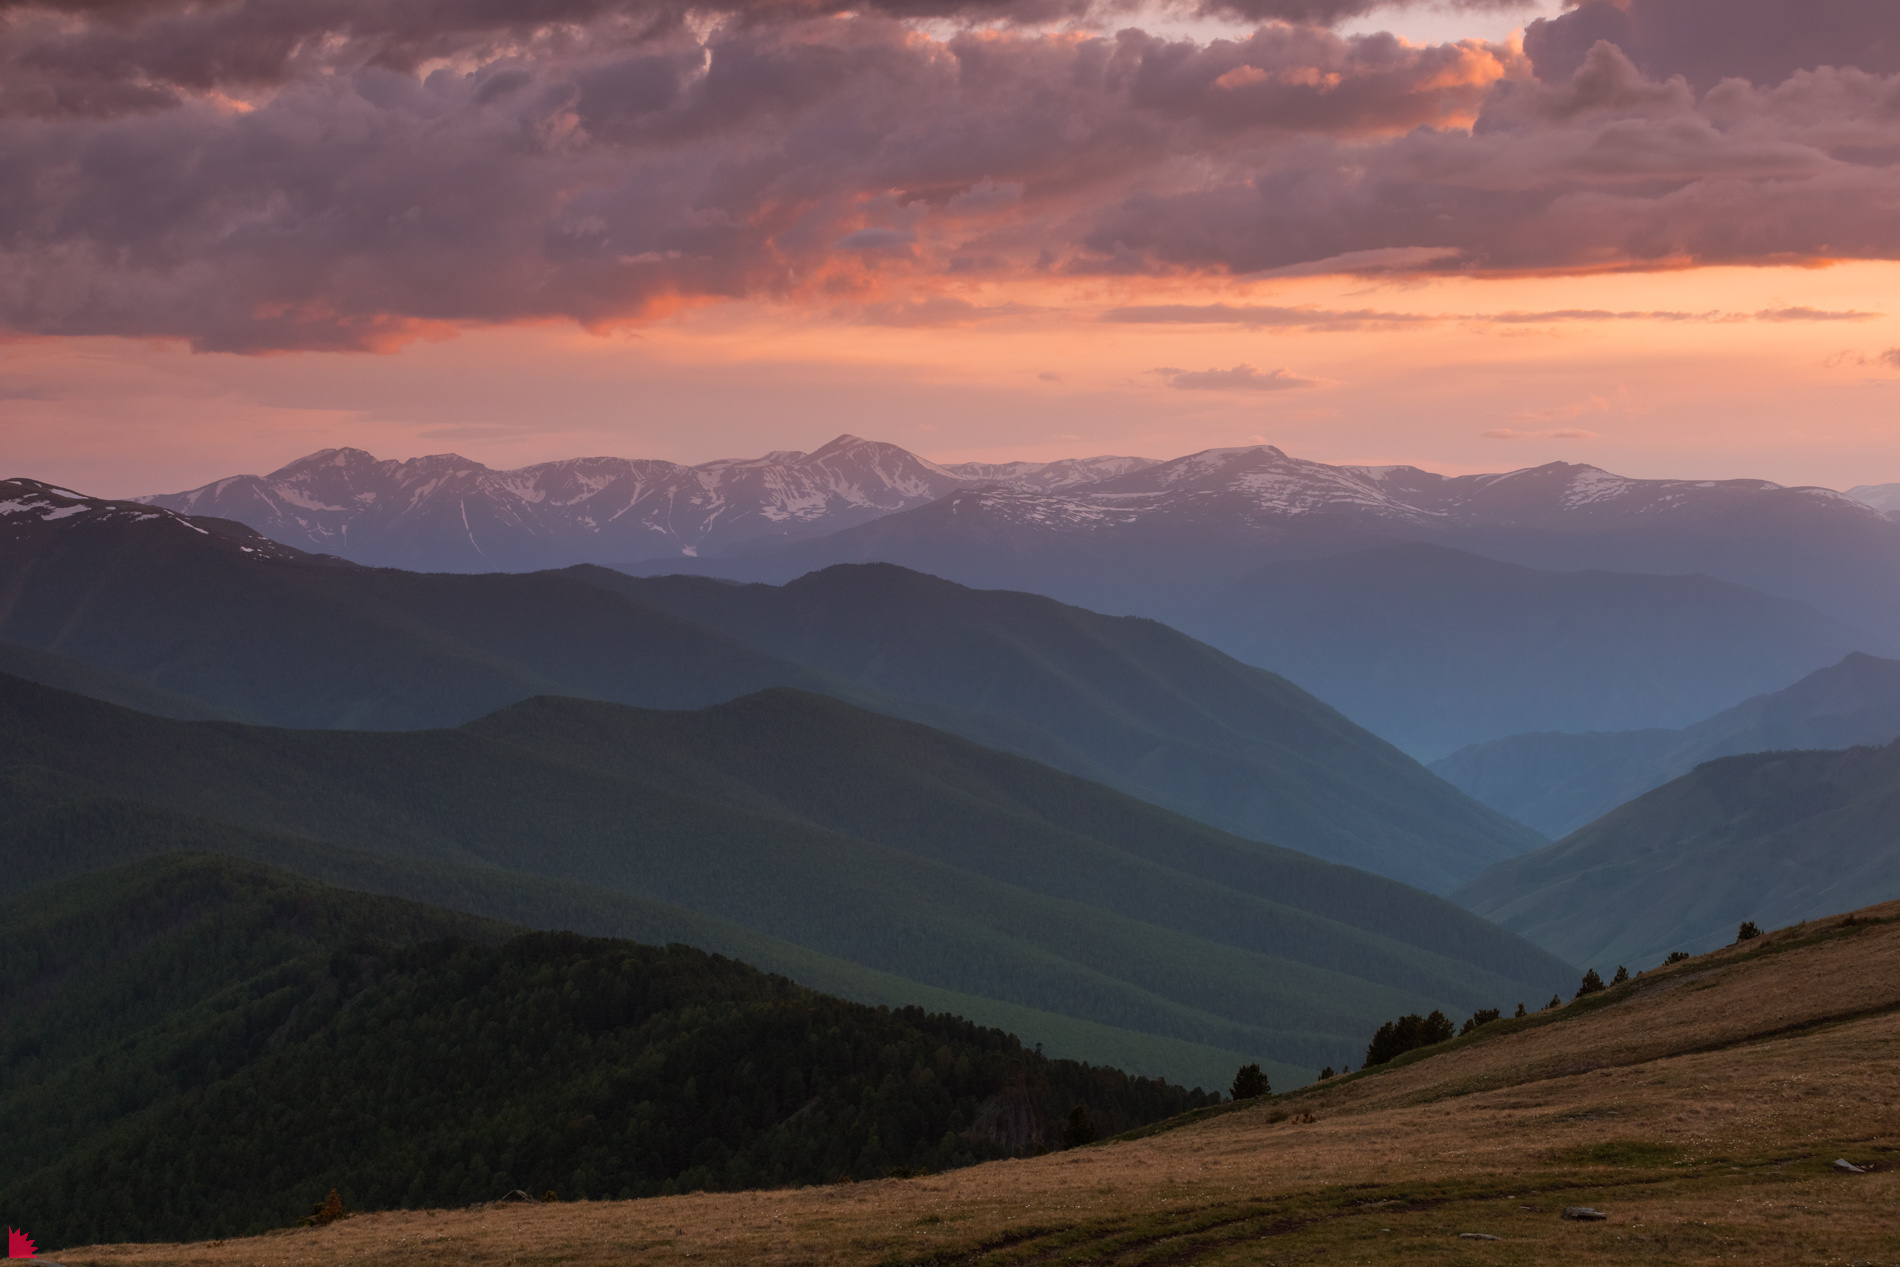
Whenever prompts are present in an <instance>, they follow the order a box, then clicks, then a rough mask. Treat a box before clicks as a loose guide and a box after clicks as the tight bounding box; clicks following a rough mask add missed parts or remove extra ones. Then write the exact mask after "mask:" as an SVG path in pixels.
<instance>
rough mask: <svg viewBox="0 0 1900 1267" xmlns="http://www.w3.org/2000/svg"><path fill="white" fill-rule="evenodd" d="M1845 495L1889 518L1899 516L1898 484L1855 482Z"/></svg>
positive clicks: (1899, 496) (1899, 487)
mask: <svg viewBox="0 0 1900 1267" xmlns="http://www.w3.org/2000/svg"><path fill="white" fill-rule="evenodd" d="M1847 495H1848V496H1849V497H1851V498H1853V499H1854V500H1855V501H1857V502H1859V503H1860V504H1861V505H1863V506H1872V507H1873V508H1874V509H1875V510H1877V511H1879V512H1880V513H1881V514H1883V515H1885V516H1886V517H1887V518H1889V519H1895V518H1900V484H1856V485H1855V486H1854V487H1852V488H1850V489H1848V490H1847Z"/></svg>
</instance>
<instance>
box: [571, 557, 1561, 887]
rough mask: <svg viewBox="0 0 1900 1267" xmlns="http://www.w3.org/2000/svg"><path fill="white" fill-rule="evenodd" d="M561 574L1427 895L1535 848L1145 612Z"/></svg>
mask: <svg viewBox="0 0 1900 1267" xmlns="http://www.w3.org/2000/svg"><path fill="white" fill-rule="evenodd" d="M567 575H570V576H573V577H575V578H577V579H581V580H585V581H587V582H589V583H591V584H595V585H600V586H602V587H604V588H608V589H611V590H613V591H615V592H616V593H621V594H625V595H627V596H628V597H631V598H634V599H636V600H638V601H639V602H641V603H643V604H645V605H647V606H650V607H653V608H657V609H659V610H662V611H666V612H669V613H671V614H673V615H675V616H678V617H680V618H681V619H683V620H688V621H691V622H693V623H694V624H695V625H699V626H702V627H705V628H709V629H713V630H716V631H717V632H718V633H719V634H720V635H722V636H724V637H726V638H730V639H732V640H733V641H735V642H738V643H742V644H744V645H745V646H747V647H749V648H751V649H752V650H754V651H757V652H759V653H760V654H762V655H766V656H771V657H773V658H775V659H779V660H784V661H790V662H793V663H796V664H800V665H803V666H805V667H806V668H808V669H810V670H812V671H813V672H814V673H817V674H821V675H823V676H824V677H825V678H826V679H828V680H832V681H843V682H848V683H851V684H853V685H855V686H857V687H860V688H862V689H864V690H865V691H867V692H871V693H875V695H876V696H878V697H881V698H886V699H893V698H894V699H898V700H903V701H909V702H914V703H917V704H922V705H926V706H929V708H930V710H931V711H928V712H922V713H918V714H916V715H917V716H918V717H919V719H920V720H926V721H930V722H932V723H934V724H936V725H939V726H943V727H945V728H946V729H950V730H954V731H956V732H958V733H960V734H963V735H965V736H967V737H969V738H972V739H976V740H978V741H979V742H984V743H988V744H990V745H992V746H994V747H1000V748H1007V749H1010V750H1012V751H1016V752H1019V753H1021V754H1023V755H1025V756H1030V757H1035V758H1037V759H1038V760H1041V761H1046V762H1048V763H1049V764H1052V765H1055V766H1058V767H1060V768H1062V769H1065V770H1068V771H1070V772H1071V773H1074V774H1080V775H1082V776H1084V777H1086V778H1091V779H1095V780H1097V781H1099V782H1102V783H1107V784H1109V785H1110V786H1112V787H1117V788H1120V789H1121V790H1122V791H1125V792H1130V793H1133V794H1134V795H1136V796H1140V797H1142V798H1143V799H1145V800H1149V801H1152V802H1154V803H1155V804H1158V805H1164V806H1167V807H1168V808H1170V809H1174V810H1177V811H1179V812H1181V813H1184V814H1190V815H1192V816H1194V817H1195V818H1199V819H1201V820H1202V821H1203V822H1208V823H1212V824H1214V825H1215V826H1218V827H1223V828H1225V829H1227V830H1228V831H1232V832H1235V833H1237V834H1239V835H1242V836H1246V837H1249V838H1251V839H1255V840H1270V841H1273V842H1275V843H1277V844H1284V845H1289V846H1292V847H1294V848H1298V849H1301V850H1303V851H1305V852H1307V853H1312V854H1317V855H1318V856H1320V857H1323V858H1327V859H1330V860H1332V861H1335V862H1344V863H1348V864H1350V865H1352V866H1357V867H1363V868H1365V869H1367V870H1370V871H1376V872H1379V873H1380V874H1382V875H1389V876H1394V877H1396V878H1398V879H1401V880H1404V881H1406V882H1407V883H1410V884H1416V885H1419V886H1421V887H1423V888H1427V889H1431V890H1433V891H1435V892H1442V891H1444V890H1446V889H1449V888H1452V887H1455V886H1456V885H1457V884H1458V883H1461V882H1462V881H1463V880H1465V879H1468V878H1469V877H1470V876H1472V875H1475V874H1476V873H1477V872H1478V871H1479V870H1481V869H1482V868H1483V867H1485V866H1488V865H1490V863H1491V862H1493V861H1496V860H1498V859H1500V858H1506V857H1512V856H1515V855H1517V854H1521V853H1524V852H1526V851H1528V850H1530V849H1533V848H1536V847H1538V846H1539V845H1541V844H1542V843H1543V841H1542V840H1540V839H1539V838H1537V837H1536V836H1535V835H1533V834H1532V833H1530V832H1527V831H1525V830H1523V828H1522V827H1521V826H1519V825H1518V824H1517V823H1514V822H1511V821H1509V820H1508V819H1506V818H1504V817H1503V816H1502V815H1498V814H1495V813H1487V812H1484V811H1483V810H1482V809H1481V808H1480V807H1478V806H1475V805H1474V804H1473V803H1472V802H1471V801H1470V800H1469V799H1468V798H1466V797H1463V796H1459V795H1454V794H1452V790H1451V789H1450V788H1448V787H1446V786H1445V785H1444V784H1443V783H1442V782H1441V781H1439V780H1437V779H1435V778H1433V777H1432V776H1430V775H1429V774H1428V773H1427V772H1426V771H1425V770H1423V769H1422V768H1421V767H1419V766H1418V764H1417V763H1416V762H1414V761H1412V760H1411V759H1409V758H1408V757H1406V756H1405V755H1404V754H1403V753H1400V752H1398V751H1397V750H1395V749H1393V748H1392V747H1391V746H1390V745H1388V744H1386V743H1383V742H1382V741H1380V740H1378V739H1376V738H1374V737H1373V736H1372V735H1370V734H1368V733H1367V732H1366V731H1364V730H1362V729H1360V728H1359V727H1358V726H1355V725H1353V724H1352V723H1351V722H1349V721H1347V720H1346V719H1345V718H1344V717H1342V716H1340V714H1339V713H1338V712H1336V711H1335V710H1334V709H1332V708H1330V707H1328V706H1327V705H1325V704H1323V703H1321V702H1320V701H1319V700H1317V699H1315V698H1313V697H1312V696H1311V695H1308V694H1307V693H1306V692H1305V691H1302V690H1300V689H1299V688H1298V687H1296V686H1294V685H1293V684H1292V683H1290V682H1288V681H1287V680H1286V679H1285V678H1282V677H1279V676H1277V675H1275V674H1272V673H1267V672H1265V671H1263V670H1261V669H1256V668H1254V667H1252V666H1251V665H1248V664H1243V663H1241V662H1239V661H1237V660H1235V659H1233V658H1232V657H1230V656H1227V655H1223V654H1222V653H1220V652H1218V651H1216V650H1214V649H1213V648H1212V647H1209V646H1207V645H1206V644H1204V643H1200V642H1196V641H1195V640H1194V639H1192V638H1189V637H1187V636H1186V635H1184V634H1181V633H1178V632H1176V631H1175V630H1173V629H1170V628H1168V627H1167V626H1166V625H1162V624H1159V623H1157V622H1155V621H1152V620H1142V619H1139V618H1135V617H1112V616H1102V615H1098V614H1097V613H1095V612H1091V611H1085V610H1083V609H1082V608H1079V607H1070V606H1067V605H1065V604H1062V603H1058V602H1055V601H1054V600H1052V599H1048V598H1043V597H1041V596H1039V595H1035V594H1022V593H1013V592H1010V591H1007V590H973V589H969V588H967V587H965V586H962V585H956V584H953V583H951V582H949V581H943V580H939V579H938V578H936V577H933V576H926V575H923V574H922V573H918V572H912V571H909V570H907V569H905V568H899V567H893V566H890V565H888V564H862V565H849V566H845V565H841V566H838V567H833V568H827V569H826V570H824V571H823V572H816V573H813V574H811V575H809V576H805V577H801V578H799V579H798V580H795V581H792V582H791V583H789V584H787V585H784V586H769V585H733V584H728V583H724V582H719V581H713V580H708V579H706V578H701V577H687V576H669V577H657V578H646V579H635V578H630V577H627V576H623V575H622V574H620V573H618V572H613V571H609V570H607V569H605V568H592V567H581V568H575V569H573V570H572V571H570V572H569V573H567ZM999 721H1000V722H1002V723H1003V724H999Z"/></svg>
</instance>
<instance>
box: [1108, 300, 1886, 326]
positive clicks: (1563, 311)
mask: <svg viewBox="0 0 1900 1267" xmlns="http://www.w3.org/2000/svg"><path fill="white" fill-rule="evenodd" d="M1885 315H1886V314H1885V313H1879V312H1862V311H1859V310H1854V309H1849V310H1830V309H1823V308H1806V307H1798V308H1786V307H1784V308H1765V309H1763V310H1761V311H1759V312H1754V313H1747V312H1724V311H1721V310H1719V309H1710V310H1708V311H1706V312H1673V311H1666V310H1655V309H1651V310H1644V311H1623V312H1613V311H1610V310H1609V309H1604V308H1558V309H1551V310H1547V311H1543V312H1521V311H1510V312H1476V313H1423V312H1381V311H1376V310H1374V309H1370V308H1356V309H1345V310H1336V309H1327V308H1315V307H1298V308H1286V307H1274V306H1272V305H1266V304H1141V305H1130V306H1126V307H1120V308H1110V309H1108V310H1107V311H1106V312H1104V313H1102V315H1101V317H1100V320H1102V321H1110V322H1117V323H1126V324H1149V325H1234V326H1243V327H1247V328H1250V329H1263V330H1302V331H1309V332H1330V331H1351V330H1391V329H1396V328H1399V327H1403V326H1414V325H1433V324H1437V323H1441V322H1446V321H1464V322H1477V323H1480V324H1483V323H1490V324H1496V325H1555V324H1562V323H1565V322H1572V321H1592V322H1594V321H1664V322H1700V323H1710V324H1719V325H1727V324H1733V323H1736V322H1744V321H1775V322H1785V321H1876V320H1879V319H1880V318H1881V317H1884V316H1885Z"/></svg>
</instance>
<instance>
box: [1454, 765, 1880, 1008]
mask: <svg viewBox="0 0 1900 1267" xmlns="http://www.w3.org/2000/svg"><path fill="white" fill-rule="evenodd" d="M1897 816H1900V744H1888V745H1886V746H1884V747H1877V748H1876V747H1861V748H1847V749H1844V750H1835V751H1794V752H1753V753H1747V754H1744V755H1740V756H1732V757H1721V758H1718V759H1716V760H1713V761H1707V762H1704V763H1703V764H1701V765H1699V766H1697V767H1695V769H1693V770H1692V771H1690V772H1689V773H1688V774H1685V775H1683V776H1682V777H1681V778H1678V779H1675V780H1674V781H1672V782H1670V783H1667V784H1664V785H1663V786H1662V787H1659V788H1657V789H1655V790H1654V791H1652V792H1647V793H1645V794H1644V795H1642V796H1639V797H1637V798H1636V799H1635V800H1633V801H1630V802H1629V803H1627V804H1625V805H1622V806H1619V807H1618V808H1616V809H1614V810H1612V811H1610V812H1609V813H1608V814H1605V815H1604V816H1603V817H1602V818H1599V819H1597V820H1596V821H1594V822H1592V823H1590V824H1589V825H1587V826H1585V827H1583V828H1581V829H1580V830H1578V831H1576V832H1573V833H1571V834H1570V835H1569V836H1566V837H1565V838H1564V839H1562V840H1560V841H1558V842H1557V843H1556V844H1554V845H1551V846H1549V847H1548V848H1546V849H1541V850H1539V851H1537V852H1536V853H1533V854H1528V855H1526V856H1524V857H1521V858H1513V859H1511V860H1509V861H1507V862H1502V863H1499V864H1497V865H1496V866H1493V867H1492V868H1490V869H1489V870H1488V871H1486V872H1485V873H1484V874H1483V875H1481V876H1479V877H1478V878H1477V879H1476V880H1474V881H1472V882H1471V883H1470V884H1469V885H1467V886H1466V887H1465V888H1463V889H1461V890H1460V891H1459V892H1458V893H1456V894H1454V895H1453V896H1454V898H1455V900H1457V901H1459V902H1461V903H1463V904H1464V905H1465V906H1467V907H1468V908H1470V909H1471V910H1473V911H1476V912H1477V913H1478V914H1480V915H1483V916H1484V917H1485V918H1486V919H1490V920H1494V921H1496V922H1497V923H1499V924H1501V925H1503V926H1504V927H1505V928H1509V929H1511V930H1512V931H1514V932H1518V933H1522V934H1523V935H1524V936H1526V937H1528V938H1530V939H1531V940H1532V941H1535V942H1536V943H1537V944H1539V945H1540V946H1543V947H1545V948H1546V949H1548V950H1550V951H1552V953H1554V954H1559V955H1562V956H1564V957H1565V958H1566V959H1569V960H1571V961H1572V962H1575V963H1580V964H1590V965H1594V966H1596V967H1598V968H1601V969H1603V970H1604V971H1605V972H1607V971H1608V970H1609V967H1610V966H1611V965H1612V964H1617V963H1622V964H1627V965H1629V966H1630V967H1631V968H1633V969H1634V968H1640V967H1648V966H1650V965H1652V964H1654V963H1656V962H1657V961H1658V960H1660V959H1661V958H1662V957H1663V956H1664V955H1665V954H1668V953H1670V952H1672V951H1678V950H1679V951H1685V952H1688V953H1691V954H1694V953H1699V952H1701V951H1705V950H1709V949H1712V948H1714V947H1717V946H1723V945H1727V944H1728V943H1730V942H1732V941H1734V940H1735V938H1736V932H1737V929H1738V928H1739V926H1740V924H1741V922H1742V921H1744V920H1747V921H1750V922H1752V923H1754V924H1755V925H1757V926H1758V927H1759V928H1762V929H1768V928H1775V927H1780V926H1783V925H1787V924H1792V923H1795V922H1797V921H1800V920H1809V919H1818V918H1820V917H1822V916H1826V915H1833V914H1836V913H1838V912H1840V911H1843V910H1852V909H1855V908H1857V907H1859V906H1861V905H1864V904H1866V903H1868V902H1878V901H1881V900H1884V899H1889V898H1892V897H1894V896H1896V895H1900V837H1896V834H1895V832H1894V823H1895V822H1896V821H1900V818H1897Z"/></svg>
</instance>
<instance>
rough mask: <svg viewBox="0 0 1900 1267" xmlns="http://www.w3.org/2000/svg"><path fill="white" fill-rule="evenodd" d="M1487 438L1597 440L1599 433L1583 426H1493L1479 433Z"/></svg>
mask: <svg viewBox="0 0 1900 1267" xmlns="http://www.w3.org/2000/svg"><path fill="white" fill-rule="evenodd" d="M1478 434H1479V435H1480V436H1482V437H1483V438H1484V439H1486V440H1596V439H1599V438H1600V437H1599V435H1598V433H1596V432H1594V431H1585V430H1584V429H1583V428H1582V427H1562V428H1559V429H1558V430H1555V431H1520V430H1518V429H1517V428H1516V427H1493V428H1491V430H1489V431H1480V432H1479V433H1478Z"/></svg>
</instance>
